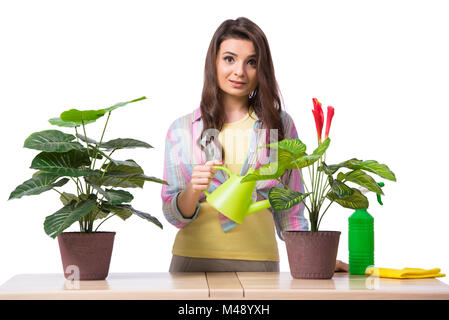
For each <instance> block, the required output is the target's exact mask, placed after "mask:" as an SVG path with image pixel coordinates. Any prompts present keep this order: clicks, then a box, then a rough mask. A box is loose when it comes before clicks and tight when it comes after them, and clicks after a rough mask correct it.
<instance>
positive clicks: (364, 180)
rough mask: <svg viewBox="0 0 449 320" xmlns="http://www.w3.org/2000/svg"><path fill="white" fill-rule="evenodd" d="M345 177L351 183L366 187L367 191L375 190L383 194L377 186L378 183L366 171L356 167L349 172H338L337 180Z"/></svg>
mask: <svg viewBox="0 0 449 320" xmlns="http://www.w3.org/2000/svg"><path fill="white" fill-rule="evenodd" d="M343 179H345V180H346V181H350V182H353V183H356V184H358V185H359V186H362V187H364V188H366V189H368V190H369V191H372V192H375V193H377V194H382V195H383V194H384V193H383V191H382V189H381V188H380V187H379V185H378V184H377V182H376V181H375V180H374V179H373V178H372V177H371V176H370V175H368V174H367V173H365V172H364V171H362V170H360V169H357V170H353V171H351V172H349V173H346V174H345V173H343V172H340V173H339V174H338V180H340V181H341V180H343Z"/></svg>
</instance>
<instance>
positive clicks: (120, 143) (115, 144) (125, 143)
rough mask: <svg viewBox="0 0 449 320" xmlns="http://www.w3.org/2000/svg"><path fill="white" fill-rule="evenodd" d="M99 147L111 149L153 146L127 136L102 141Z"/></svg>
mask: <svg viewBox="0 0 449 320" xmlns="http://www.w3.org/2000/svg"><path fill="white" fill-rule="evenodd" d="M100 148H103V149H106V150H112V149H134V148H153V147H152V146H151V145H149V144H148V143H146V142H143V141H139V140H135V139H129V138H126V139H121V138H118V139H114V140H111V141H108V142H104V143H102V144H101V146H100Z"/></svg>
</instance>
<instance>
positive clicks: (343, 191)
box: [329, 179, 354, 198]
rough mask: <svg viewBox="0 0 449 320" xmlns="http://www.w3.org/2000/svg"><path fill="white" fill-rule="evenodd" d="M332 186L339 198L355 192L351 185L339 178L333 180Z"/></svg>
mask: <svg viewBox="0 0 449 320" xmlns="http://www.w3.org/2000/svg"><path fill="white" fill-rule="evenodd" d="M329 180H330V179H329ZM331 188H332V190H333V191H334V193H335V194H336V195H337V197H339V198H344V197H347V196H350V195H352V194H353V193H354V190H353V189H352V188H351V187H348V186H347V185H346V184H344V183H343V182H341V181H340V180H338V179H335V180H332V184H331Z"/></svg>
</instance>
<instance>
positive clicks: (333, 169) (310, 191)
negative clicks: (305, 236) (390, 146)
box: [241, 98, 396, 232]
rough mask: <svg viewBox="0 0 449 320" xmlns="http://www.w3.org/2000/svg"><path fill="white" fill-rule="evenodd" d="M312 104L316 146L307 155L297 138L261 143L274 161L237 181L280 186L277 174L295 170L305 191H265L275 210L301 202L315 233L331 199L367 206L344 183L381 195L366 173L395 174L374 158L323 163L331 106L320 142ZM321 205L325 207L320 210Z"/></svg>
mask: <svg viewBox="0 0 449 320" xmlns="http://www.w3.org/2000/svg"><path fill="white" fill-rule="evenodd" d="M313 103H314V109H313V110H312V112H313V115H314V118H315V125H316V128H317V136H318V146H317V148H316V149H315V150H314V151H313V152H312V153H311V154H307V153H306V145H305V144H304V143H303V142H302V141H301V140H300V139H284V140H282V141H279V142H276V143H271V144H269V145H266V146H262V147H269V148H273V149H276V150H277V155H278V159H277V161H275V162H271V163H268V164H266V165H264V166H261V167H260V168H258V169H257V170H255V171H254V172H253V173H252V174H248V175H247V176H246V177H245V178H244V179H242V181H241V182H245V181H255V180H256V181H257V180H268V179H277V180H278V181H279V182H280V183H281V185H282V181H281V179H280V177H281V176H282V175H283V174H284V173H285V171H286V170H287V169H292V170H299V173H300V179H301V182H302V184H303V185H304V187H305V191H306V192H304V193H302V192H298V191H296V190H290V189H288V188H287V187H285V186H284V187H273V188H271V189H270V191H269V193H268V199H269V201H270V204H271V206H272V208H273V209H275V210H276V211H282V210H286V209H290V208H292V207H293V206H295V205H298V204H299V203H303V204H304V207H305V208H306V209H307V211H308V213H309V220H310V225H311V231H312V232H315V231H318V229H319V226H320V223H321V219H322V218H323V216H324V214H325V213H326V212H327V210H328V209H329V207H330V206H331V204H332V203H334V202H336V203H338V204H339V205H341V206H342V207H344V208H350V209H366V208H368V206H369V201H368V199H367V197H366V196H365V195H363V194H362V192H361V191H360V190H359V189H358V188H354V187H351V186H349V185H348V183H354V184H357V185H359V186H361V187H362V189H365V190H368V191H372V192H375V193H376V194H377V195H383V191H382V190H381V188H380V186H382V183H377V182H376V181H375V180H374V178H373V177H372V176H371V175H370V174H368V172H369V173H374V174H376V175H378V176H380V177H382V178H384V179H388V180H392V181H396V177H395V175H394V173H393V172H392V171H391V170H390V169H389V168H388V166H387V165H385V164H380V163H378V162H377V161H375V160H366V161H362V160H358V159H355V158H353V159H350V160H347V161H344V162H341V163H338V164H333V165H327V164H326V151H327V149H328V148H329V145H330V138H329V137H328V135H329V129H330V125H331V122H332V117H333V115H334V108H333V107H328V109H327V121H326V135H325V139H324V141H321V133H322V129H323V122H324V114H323V110H322V108H321V103H320V102H319V101H318V100H317V99H316V98H314V99H313ZM305 168H307V171H308V174H309V175H308V176H309V179H308V181H306V180H305V179H304V175H303V172H302V169H305ZM343 168H345V169H350V171H347V172H342V171H340V172H338V171H339V170H340V169H343ZM337 172H338V173H337ZM326 200H327V201H326ZM325 202H327V203H325ZM325 206H326V207H325ZM324 207H325V209H324V210H322V209H323V208H324Z"/></svg>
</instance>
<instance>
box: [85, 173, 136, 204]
mask: <svg viewBox="0 0 449 320" xmlns="http://www.w3.org/2000/svg"><path fill="white" fill-rule="evenodd" d="M84 179H85V180H86V182H87V183H88V184H89V185H91V186H92V187H93V188H94V189H95V190H97V191H98V193H100V194H101V195H103V196H104V197H105V198H106V200H108V201H109V202H110V203H111V204H121V203H123V202H131V201H132V200H133V199H134V197H133V195H132V194H131V193H129V192H128V191H125V190H113V189H106V190H103V189H102V188H101V187H99V186H98V185H96V184H95V183H93V182H92V181H90V180H89V179H88V178H84Z"/></svg>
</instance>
